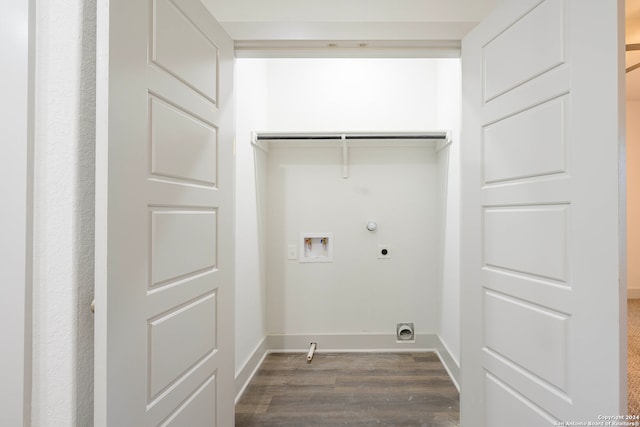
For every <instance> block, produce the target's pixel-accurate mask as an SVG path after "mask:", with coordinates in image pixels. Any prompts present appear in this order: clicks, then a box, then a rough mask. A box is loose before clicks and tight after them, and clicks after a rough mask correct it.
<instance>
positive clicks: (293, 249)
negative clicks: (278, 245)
mask: <svg viewBox="0 0 640 427" xmlns="http://www.w3.org/2000/svg"><path fill="white" fill-rule="evenodd" d="M287 259H298V247H297V246H296V245H289V246H287Z"/></svg>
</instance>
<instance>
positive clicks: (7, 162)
mask: <svg viewBox="0 0 640 427" xmlns="http://www.w3.org/2000/svg"><path fill="white" fill-rule="evenodd" d="M7 3H8V4H5V5H4V7H3V14H2V17H0V37H1V38H2V40H3V41H4V42H5V43H2V44H0V56H2V57H3V58H5V59H6V62H5V64H6V68H5V74H4V76H5V78H4V79H2V80H0V87H1V88H2V93H3V94H4V96H3V97H2V99H1V101H0V114H1V115H2V117H3V119H4V126H3V137H4V138H6V139H5V140H4V142H3V143H2V144H0V187H1V189H0V194H2V196H3V202H4V203H5V206H7V207H9V209H3V210H2V213H1V215H2V216H1V217H0V218H1V220H0V235H2V236H3V238H2V245H1V246H0V254H1V256H2V259H3V267H2V269H0V282H1V283H2V285H3V289H4V292H3V298H1V299H0V322H1V323H2V324H3V325H5V326H8V327H6V328H5V329H4V331H3V333H2V338H3V340H4V341H5V346H6V348H11V349H13V351H11V352H4V353H3V354H2V356H0V364H1V366H2V374H3V375H2V376H3V378H5V379H7V381H3V383H2V386H0V398H1V399H0V400H1V401H2V410H1V411H0V424H2V425H16V426H17V425H24V426H29V425H30V424H31V413H30V412H31V411H30V408H31V376H32V369H31V360H32V334H31V329H32V327H31V325H32V322H31V318H32V304H31V295H32V270H33V268H32V266H33V262H32V261H33V256H32V254H33V241H32V237H33V219H32V218H33V168H34V163H33V149H34V86H35V84H34V82H35V79H34V75H35V61H34V57H35V56H34V55H35V0H28V1H23V0H11V1H9V2H7Z"/></svg>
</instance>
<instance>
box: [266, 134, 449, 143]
mask: <svg viewBox="0 0 640 427" xmlns="http://www.w3.org/2000/svg"><path fill="white" fill-rule="evenodd" d="M343 139H346V140H374V139H379V140H394V139H397V140H409V139H413V140H416V139H417V140H419V139H427V140H449V133H448V132H406V133H403V132H398V133H392V132H389V133H348V132H345V133H256V134H255V140H256V141H314V140H316V141H328V140H329V141H331V140H333V141H341V140H343Z"/></svg>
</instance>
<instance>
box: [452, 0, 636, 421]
mask: <svg viewBox="0 0 640 427" xmlns="http://www.w3.org/2000/svg"><path fill="white" fill-rule="evenodd" d="M621 7H622V5H621V4H620V2H616V1H608V2H604V1H592V2H584V1H580V0H542V1H541V0H523V1H518V2H514V1H507V2H505V3H504V4H503V5H502V6H501V7H500V8H498V9H497V10H496V11H494V13H493V14H492V15H491V16H490V17H489V18H488V19H487V20H485V21H484V22H483V23H481V24H480V25H479V26H478V27H477V28H476V29H475V30H474V31H473V32H472V33H471V34H470V35H468V36H467V37H466V38H465V40H464V41H463V50H462V55H463V56H462V60H463V135H462V146H461V147H462V148H461V149H462V202H461V203H462V205H461V206H462V230H461V237H462V247H463V249H462V295H463V296H462V302H461V304H462V306H461V308H462V313H463V315H462V316H463V317H462V353H461V369H462V383H461V386H462V395H461V399H462V401H461V408H462V410H461V416H462V424H463V425H464V426H465V427H472V426H473V427H478V426H486V427H506V426H514V425H518V426H532V427H534V426H535V427H539V426H547V425H548V426H552V425H565V424H560V423H561V422H566V421H574V422H584V423H588V422H589V421H591V422H598V421H603V420H606V418H603V417H610V416H617V415H621V414H624V413H625V412H626V360H625V358H626V348H625V337H624V336H622V335H621V334H620V325H621V322H622V321H624V320H621V319H623V316H624V311H625V310H624V308H623V307H624V306H623V305H621V300H622V304H624V303H625V301H624V294H623V292H624V291H623V288H624V286H625V284H624V283H622V282H623V280H621V279H620V277H621V274H620V272H619V265H620V260H621V259H623V258H624V254H623V249H621V246H620V243H619V242H620V235H621V230H620V229H619V223H624V221H622V222H620V216H619V212H620V208H619V188H618V178H619V171H618V158H619V147H620V144H621V134H620V132H621V131H620V129H621V127H620V126H619V117H622V114H621V113H622V109H621V108H620V100H621V99H620V97H619V79H620V69H621V68H620V47H621V44H620V42H619V40H618V34H619V31H620V30H619V26H618V25H619V24H618V23H619V13H620V12H621V10H622V9H621ZM621 296H622V298H621ZM572 425H573V424H572ZM584 425H586V424H584Z"/></svg>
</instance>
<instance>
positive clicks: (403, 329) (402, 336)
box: [396, 322, 415, 342]
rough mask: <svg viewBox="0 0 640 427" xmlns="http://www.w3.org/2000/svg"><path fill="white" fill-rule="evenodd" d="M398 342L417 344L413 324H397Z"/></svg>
mask: <svg viewBox="0 0 640 427" xmlns="http://www.w3.org/2000/svg"><path fill="white" fill-rule="evenodd" d="M396 340H397V341H398V342H407V341H409V342H415V334H414V332H413V322H411V323H409V322H407V323H397V324H396Z"/></svg>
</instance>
